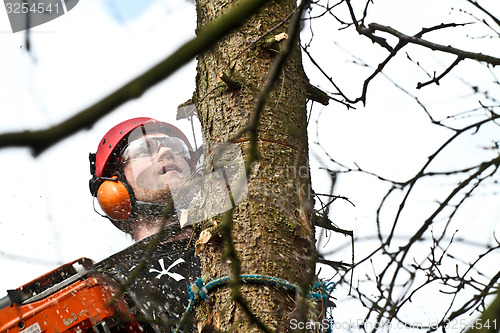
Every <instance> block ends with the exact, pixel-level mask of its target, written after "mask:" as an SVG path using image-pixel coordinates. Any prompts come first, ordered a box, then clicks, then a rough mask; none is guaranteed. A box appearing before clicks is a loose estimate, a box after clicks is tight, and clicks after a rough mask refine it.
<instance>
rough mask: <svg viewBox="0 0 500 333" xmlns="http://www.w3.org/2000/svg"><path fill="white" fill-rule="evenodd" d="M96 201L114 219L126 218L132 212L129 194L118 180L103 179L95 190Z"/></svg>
mask: <svg viewBox="0 0 500 333" xmlns="http://www.w3.org/2000/svg"><path fill="white" fill-rule="evenodd" d="M113 178H117V177H116V176H115V177H113ZM97 202H99V206H101V209H102V210H103V211H104V213H106V215H108V216H109V217H110V218H112V219H114V220H126V219H128V218H129V217H130V214H131V213H132V204H131V201H130V195H129V193H128V191H127V188H126V187H125V185H123V183H122V182H121V181H119V180H116V181H113V180H105V181H104V182H103V183H102V184H101V186H99V189H98V190H97Z"/></svg>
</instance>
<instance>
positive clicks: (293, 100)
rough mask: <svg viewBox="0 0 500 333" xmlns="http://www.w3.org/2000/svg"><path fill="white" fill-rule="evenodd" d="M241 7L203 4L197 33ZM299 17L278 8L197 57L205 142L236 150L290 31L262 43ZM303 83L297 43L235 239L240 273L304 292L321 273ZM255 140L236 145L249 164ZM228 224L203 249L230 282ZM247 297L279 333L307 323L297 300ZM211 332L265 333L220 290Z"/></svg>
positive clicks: (283, 5)
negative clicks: (315, 260) (297, 321)
mask: <svg viewBox="0 0 500 333" xmlns="http://www.w3.org/2000/svg"><path fill="white" fill-rule="evenodd" d="M237 3H238V2H234V1H228V0H197V14H198V27H197V29H198V30H199V29H202V28H203V27H204V26H206V24H207V23H209V22H211V21H213V20H214V19H216V18H218V17H219V16H220V15H223V14H224V13H225V12H226V11H227V10H229V9H230V8H232V7H233V6H235V5H237ZM295 8H296V2H295V1H293V0H283V1H270V2H269V4H268V5H266V6H265V7H264V8H263V9H262V10H261V11H260V12H259V13H258V14H256V15H255V16H254V17H253V18H252V19H250V20H249V21H248V22H247V23H246V24H244V25H243V27H242V28H241V29H239V30H237V31H234V32H233V33H231V34H230V35H228V36H227V37H226V38H224V39H223V40H222V41H221V42H219V43H218V44H217V45H216V46H215V47H214V48H213V49H211V50H210V51H209V52H205V53H204V54H202V55H200V56H199V57H198V67H197V79H196V92H195V95H194V102H195V104H196V107H197V111H198V116H199V119H200V121H201V124H202V131H203V136H204V140H205V142H208V143H210V142H225V141H229V140H230V139H231V138H233V137H234V135H235V133H237V132H238V131H240V130H241V129H242V128H243V127H245V125H247V124H248V122H249V120H250V119H251V116H252V109H253V107H254V103H255V100H256V96H257V94H258V93H259V91H260V89H261V88H262V87H263V85H264V84H265V82H266V79H267V74H268V71H269V68H270V66H271V64H272V62H273V59H274V58H275V56H276V54H277V52H278V51H279V42H277V41H273V40H272V39H271V40H270V39H269V37H272V38H274V36H275V35H279V34H280V33H284V32H286V29H287V26H288V22H285V24H284V25H281V26H280V27H279V28H278V29H276V30H274V31H272V33H271V34H269V35H268V36H266V37H265V38H262V39H261V40H260V41H259V42H256V43H254V41H256V40H258V38H259V37H261V36H263V35H264V34H266V32H268V31H269V30H271V29H272V28H273V27H275V26H278V25H280V24H281V23H283V20H284V19H285V18H287V17H289V15H290V14H291V13H292V12H293V11H294V10H295ZM282 36H284V35H282ZM285 38H286V37H285ZM278 39H279V38H278ZM269 41H270V42H269ZM305 82H306V80H305V75H304V72H303V68H302V60H301V54H300V48H299V43H298V42H296V43H294V45H293V48H292V50H291V53H290V56H289V57H288V58H287V61H286V63H285V65H284V67H283V70H282V73H281V74H280V76H279V78H278V80H277V81H276V84H275V85H274V87H273V89H272V91H271V93H270V94H269V97H268V99H267V103H266V104H265V106H264V108H263V111H262V114H261V117H260V121H259V124H258V135H257V147H258V153H259V158H258V160H256V161H255V162H254V163H252V165H251V168H250V172H249V173H248V174H247V179H248V197H247V198H246V200H244V201H243V202H241V203H240V204H238V205H237V207H236V208H235V209H234V211H233V212H232V240H233V242H234V248H235V252H236V254H237V256H238V258H239V259H240V261H241V273H242V274H261V275H266V276H272V277H278V278H282V279H285V280H288V281H290V282H293V283H297V284H301V285H302V284H305V283H304V282H305V281H310V280H311V279H312V276H313V274H314V265H312V264H311V262H312V256H313V254H314V245H315V241H314V229H313V227H312V224H311V221H310V218H309V215H310V209H311V207H312V205H311V201H312V200H311V199H312V197H311V190H310V177H309V166H308V145H307V118H306V93H307V92H306V84H305ZM249 140H250V136H249V135H248V133H246V134H244V135H243V136H242V137H240V138H239V139H237V140H234V142H236V143H237V144H238V145H239V146H240V147H241V149H242V151H243V153H244V156H245V157H246V158H248V156H247V151H248V147H249ZM221 221H222V217H221V216H219V217H216V218H214V219H212V220H210V221H207V222H206V223H205V224H204V225H203V228H205V229H206V228H209V230H210V233H211V234H212V237H211V239H210V242H208V243H206V244H204V245H202V246H199V247H198V254H199V256H200V258H201V263H202V274H203V276H205V277H209V278H210V279H214V278H217V277H221V276H228V275H232V269H231V265H232V264H234V262H231V261H230V260H226V258H227V256H224V255H225V253H224V251H225V250H227V244H226V243H225V242H227V241H228V240H227V239H224V237H222V235H221V233H220V232H219V229H218V228H219V227H220V224H221ZM226 254H227V253H226ZM241 292H242V295H243V297H244V298H245V299H246V300H247V301H248V304H249V307H250V309H251V310H252V312H254V313H255V314H256V316H257V317H258V318H260V320H262V322H263V323H264V324H265V325H266V326H267V327H268V328H270V329H271V330H275V331H279V332H286V331H290V320H291V319H292V318H294V317H300V315H302V314H303V313H301V311H299V309H298V306H299V305H298V304H299V303H300V302H299V301H298V299H299V298H298V295H294V294H291V293H290V292H289V291H286V290H283V289H280V288H275V287H264V286H259V285H247V284H243V285H241ZM213 328H215V329H216V330H222V331H228V330H230V331H234V332H245V333H247V332H254V331H260V330H259V329H258V328H257V326H256V325H255V323H254V322H253V321H252V320H250V319H249V317H248V315H247V313H245V312H244V311H242V308H241V306H240V305H239V304H237V303H236V302H234V301H233V300H232V299H231V289H230V288H221V289H219V290H218V291H217V292H216V293H214V294H212V295H211V301H210V302H204V303H203V305H202V306H200V307H199V308H198V312H197V331H210V329H213Z"/></svg>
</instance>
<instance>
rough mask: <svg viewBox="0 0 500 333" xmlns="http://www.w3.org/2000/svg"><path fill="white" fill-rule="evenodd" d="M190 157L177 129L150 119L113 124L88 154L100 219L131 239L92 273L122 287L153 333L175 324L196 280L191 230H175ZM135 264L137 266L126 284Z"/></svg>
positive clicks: (188, 174) (189, 146)
mask: <svg viewBox="0 0 500 333" xmlns="http://www.w3.org/2000/svg"><path fill="white" fill-rule="evenodd" d="M193 156H194V154H193V152H192V149H191V145H190V144H189V141H188V139H187V138H186V136H185V135H184V134H183V133H182V132H181V131H180V130H179V129H178V128H177V127H175V126H173V125H171V124H168V123H164V122H160V121H157V120H154V119H151V118H133V119H129V120H126V121H124V122H121V123H119V124H118V125H116V126H114V127H113V128H112V129H110V130H109V131H108V132H107V133H106V134H105V135H104V137H103V138H102V140H101V141H100V143H99V145H98V148H97V152H96V153H95V154H90V169H91V174H92V178H91V179H90V191H91V193H92V195H93V196H94V197H96V198H97V201H98V203H99V205H100V207H101V208H102V211H103V212H104V214H105V215H104V216H105V217H107V218H108V219H109V220H110V221H111V222H112V223H113V224H114V225H115V226H116V227H118V228H119V229H120V230H122V231H124V232H126V233H128V234H130V235H131V236H132V238H133V239H134V240H135V241H136V242H137V243H136V244H135V245H133V246H131V247H130V248H129V249H126V250H124V251H122V252H119V253H117V254H115V255H113V256H111V257H110V258H108V259H105V260H103V261H102V262H100V263H98V264H96V270H97V271H98V272H100V273H105V274H107V275H110V276H111V277H112V278H113V280H115V281H117V282H118V283H119V284H121V285H122V286H125V287H126V289H125V298H126V301H127V303H128V304H129V306H130V307H131V308H132V312H133V314H134V316H136V317H141V318H144V320H143V323H144V326H145V327H150V328H151V329H153V330H154V331H156V332H158V331H166V330H169V329H170V328H171V327H172V326H175V325H176V324H177V323H178V321H179V319H180V316H181V315H182V314H183V312H184V309H185V307H186V306H187V303H188V298H189V296H188V292H187V290H188V286H189V285H190V284H192V283H193V282H194V281H195V280H196V278H198V277H199V275H200V272H199V261H198V259H197V258H196V257H195V255H194V246H193V244H194V241H193V240H192V234H193V231H192V229H191V228H190V227H188V228H185V229H181V228H180V225H179V222H178V220H179V219H178V216H177V214H176V210H175V209H174V202H173V195H175V194H177V192H178V191H179V190H180V189H181V188H182V186H183V185H184V184H185V183H187V182H188V181H189V179H190V177H191V173H192V171H193V170H194V165H195V162H194V158H193ZM152 249H153V250H152ZM137 267H143V268H142V269H140V271H139V272H138V274H137V276H134V278H133V280H132V281H131V280H130V279H131V278H130V276H131V272H134V269H137ZM132 275H135V272H134V273H133V274H132Z"/></svg>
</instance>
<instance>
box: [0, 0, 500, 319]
mask: <svg viewBox="0 0 500 333" xmlns="http://www.w3.org/2000/svg"><path fill="white" fill-rule="evenodd" d="M490 2H491V1H490ZM404 3H407V2H404ZM424 3H425V4H424ZM431 3H432V6H433V10H429V9H428V8H429V7H428V6H429V5H430V4H431ZM460 3H463V2H460ZM486 3H489V2H486ZM491 3H493V2H491ZM419 4H421V5H419ZM419 4H417V5H415V7H411V8H409V7H406V6H407V5H403V1H386V2H381V3H377V6H374V8H377V11H374V12H373V16H372V20H378V19H380V18H383V19H384V21H382V22H383V23H385V24H387V25H391V26H393V27H396V28H400V29H403V32H406V33H409V34H411V33H416V32H417V31H418V30H419V29H420V27H421V26H422V25H428V26H430V25H435V24H439V23H442V22H443V21H451V20H452V19H454V18H455V17H456V16H453V15H458V13H457V12H456V11H450V10H449V8H451V7H452V5H453V1H439V2H433V1H429V2H425V1H423V2H420V3H419ZM403 7H404V8H403ZM497 7H498V6H497ZM391 12H394V13H398V15H391V14H390V13H391ZM400 13H405V15H402V14H400ZM388 14H389V15H388ZM446 15H451V16H450V17H448V16H446ZM408 17H412V18H416V17H418V20H409V19H408ZM462 18H463V17H462ZM463 19H464V18H463ZM195 22H196V17H195V8H194V4H193V3H191V2H190V1H185V0H150V1H145V0H141V1H137V0H127V1H125V0H120V1H118V0H81V1H80V2H79V3H78V5H77V6H76V7H75V8H74V9H73V10H71V11H70V12H68V13H66V14H65V15H63V16H61V17H60V18H57V19H55V20H53V21H51V22H49V23H46V24H44V25H41V26H39V27H36V28H33V29H31V31H30V35H31V47H32V50H31V52H30V53H27V52H26V45H25V43H24V37H25V35H24V33H23V32H19V33H16V34H13V33H12V32H11V30H10V25H9V20H8V17H7V14H6V12H5V11H4V10H3V8H0V49H1V52H0V109H1V113H0V114H1V115H2V121H0V132H8V131H13V130H20V129H36V128H45V127H48V126H50V125H52V124H56V123H58V122H60V121H61V120H64V119H66V118H68V117H69V116H71V115H73V114H75V113H76V112H78V111H79V110H81V109H83V108H85V107H86V106H88V105H90V104H92V103H94V102H96V101H98V100H99V99H100V98H102V97H104V96H106V94H108V93H109V92H111V91H113V89H116V88H117V87H119V86H120V85H121V84H122V83H123V82H125V81H126V80H129V79H131V78H133V77H135V76H136V75H138V74H140V73H142V72H143V71H144V70H146V69H148V68H149V67H151V66H152V65H153V64H155V63H156V62H158V61H159V60H161V59H163V58H164V57H166V56H167V55H169V54H170V53H172V52H173V51H174V50H175V49H176V47H178V46H180V45H181V44H182V43H184V42H186V41H188V40H189V39H190V38H192V37H194V29H195ZM330 23H331V22H330ZM471 33H472V34H474V33H476V32H475V31H474V30H471ZM479 33H480V32H477V34H479ZM435 37H436V41H438V42H443V43H445V42H446V43H448V41H446V38H447V36H446V35H439V34H437V35H436V36H435ZM307 38H308V34H307V31H305V32H304V36H303V40H307ZM351 38H359V37H357V36H356V35H354V34H353V35H351V36H350V35H349V34H347V35H341V34H340V32H338V31H333V30H332V29H331V28H330V27H329V26H328V25H327V23H324V24H318V26H316V27H315V30H314V43H313V45H316V46H315V47H316V48H318V47H324V48H325V49H326V50H325V52H321V53H318V54H317V58H316V60H317V61H319V62H320V63H321V64H322V65H324V66H325V68H327V69H328V70H330V71H331V72H332V73H336V74H338V77H349V78H350V79H349V80H344V81H343V82H342V86H343V88H344V89H345V90H346V91H348V92H349V95H350V96H351V97H355V96H356V95H358V94H359V93H360V87H361V84H360V82H361V83H362V78H365V77H366V76H367V74H369V73H370V71H371V69H369V68H368V67H366V66H360V65H359V63H358V64H356V63H353V61H352V59H353V54H354V55H355V56H356V58H358V57H359V58H360V59H364V60H368V59H370V61H371V63H369V64H368V65H370V66H376V64H377V62H378V61H380V60H381V59H383V56H385V53H384V51H383V50H378V51H372V49H371V48H370V49H369V48H368V47H369V46H370V47H371V42H368V41H365V43H359V44H356V45H352V44H351V42H350V39H351ZM448 38H449V37H448ZM479 42H483V44H481V45H479V44H476V43H479ZM491 45H493V46H492V47H491ZM462 46H463V47H464V48H466V49H467V48H468V49H471V50H476V51H477V50H481V52H483V53H488V52H489V53H490V54H493V55H495V53H496V56H499V54H498V50H500V47H498V42H496V44H495V43H492V42H489V43H484V41H479V40H474V39H472V40H466V41H463V44H462ZM347 49H348V50H349V51H347ZM331 50H334V51H335V52H332V51H331ZM367 50H370V51H367ZM367 52H370V54H369V56H368V55H367V54H366V53H367ZM372 52H373V53H372ZM409 52H410V54H411V55H412V56H416V57H417V56H418V57H419V59H420V61H422V63H428V64H439V66H440V67H438V70H439V69H441V70H442V69H444V68H446V67H447V64H448V61H449V60H450V59H452V58H451V57H447V56H443V57H437V56H435V55H428V52H422V51H421V50H419V49H418V48H416V47H409ZM304 59H305V61H304V62H305V66H306V69H307V70H308V76H309V78H310V79H311V81H312V83H313V84H315V85H323V86H326V87H327V86H328V82H326V81H325V79H324V78H323V77H322V76H321V75H320V74H319V73H318V71H317V70H315V69H314V68H313V66H311V64H310V63H309V62H307V60H306V58H305V57H304ZM346 59H350V61H348V60H346ZM431 68H435V67H431ZM387 72H388V75H389V76H390V77H391V79H394V80H397V81H398V82H402V86H403V87H404V88H405V89H408V90H409V91H411V92H412V93H416V91H415V86H416V81H418V80H422V81H425V80H426V76H425V75H424V74H425V73H423V71H422V70H421V69H419V68H418V67H417V66H415V65H414V64H413V65H411V63H410V64H409V65H408V67H404V68H400V67H395V68H394V67H390V68H388V69H387ZM471 72H472V73H475V75H474V79H477V80H478V81H484V80H490V81H491V77H490V76H488V75H489V74H488V71H487V70H484V68H479V66H476V65H475V64H471V63H470V62H469V63H468V64H467V66H463V67H460V71H459V72H457V73H454V74H453V75H450V77H449V79H447V80H444V82H443V84H442V85H443V86H444V88H441V87H429V88H428V89H427V90H425V91H424V92H423V93H422V94H423V96H422V98H423V101H425V102H426V103H428V105H429V106H431V107H432V108H433V110H437V111H436V112H440V108H441V107H442V106H443V107H442V114H443V115H444V114H448V113H449V112H450V110H460V109H463V110H467V109H471V108H474V107H477V99H475V98H474V96H473V95H472V93H471V91H470V87H468V86H467V85H464V84H463V82H462V81H461V79H462V77H465V76H466V75H467V74H470V73H471ZM195 75H196V72H195V62H191V63H190V64H188V65H187V66H185V67H184V68H183V69H181V70H180V71H178V72H177V73H176V74H175V75H173V76H172V77H170V78H169V79H167V80H165V81H164V82H163V83H161V84H159V85H158V86H156V87H155V88H153V89H151V90H150V91H148V92H147V93H146V94H145V95H144V96H143V97H141V98H140V99H139V100H136V101H133V102H129V103H127V104H126V105H124V106H122V107H120V108H119V109H117V110H116V111H115V112H113V113H112V114H111V115H109V116H107V117H105V118H104V119H102V120H101V121H99V122H98V123H97V124H96V126H94V127H93V128H92V129H90V130H85V131H81V132H80V133H77V134H75V135H74V136H72V137H71V138H69V139H66V140H64V141H63V142H61V143H60V144H58V145H56V146H54V147H53V148H51V149H49V150H48V151H46V152H45V153H43V154H42V155H41V156H39V157H37V158H34V157H32V156H31V154H30V152H29V151H28V150H26V149H19V148H15V149H3V150H0V163H1V165H0V170H1V171H2V178H1V179H0V189H1V191H0V207H1V210H0V267H2V268H1V269H0V271H1V272H2V274H0V297H1V296H2V295H3V294H4V292H5V290H7V289H13V288H17V287H19V286H20V285H22V284H24V283H26V282H28V281H30V280H32V279H34V278H36V277H38V276H40V275H41V274H43V273H45V272H47V271H48V270H51V269H54V268H55V267H57V266H58V265H61V264H63V263H66V262H69V261H72V260H74V259H77V258H79V257H88V258H91V259H93V260H96V261H97V260H101V259H104V258H105V257H107V256H108V255H110V254H112V253H115V252H116V251H118V250H119V249H122V248H124V247H125V246H127V245H129V244H131V240H130V238H129V237H127V236H125V235H123V234H122V233H121V232H120V231H119V230H117V229H116V228H114V227H113V226H112V225H111V224H110V223H109V222H108V221H107V220H106V219H104V218H102V217H100V216H98V215H97V214H96V213H94V211H93V209H92V198H91V196H90V194H89V190H88V179H89V178H90V174H89V164H88V153H89V152H95V150H96V147H97V143H98V142H99V140H100V139H101V137H102V136H103V135H104V133H105V132H106V131H107V130H108V129H109V128H110V127H112V126H113V125H115V124H117V123H118V122H120V121H123V120H125V119H128V118H132V117H136V116H150V117H153V118H157V119H160V120H163V121H168V122H173V123H175V124H176V125H177V126H179V127H180V128H182V129H183V130H184V132H185V133H187V134H188V135H189V137H190V138H192V135H191V126H190V123H189V122H188V121H186V120H182V121H179V122H176V121H175V112H176V107H177V105H179V104H181V103H183V102H185V101H186V100H188V99H189V98H190V97H191V95H192V93H193V90H194V84H195ZM438 88H439V89H440V90H438ZM496 89H497V90H496V93H498V88H496ZM331 90H333V89H331ZM493 92H495V91H494V90H493ZM456 96H460V98H457V97H456ZM318 120H319V125H318V127H317V131H316V121H318ZM495 131H498V128H496V129H495V128H492V129H485V131H483V132H481V133H479V134H478V135H477V136H476V140H475V141H470V142H469V143H464V145H462V146H456V147H452V149H450V150H449V151H447V152H446V158H444V159H443V160H442V161H438V162H439V163H437V164H436V168H439V166H445V165H448V166H449V165H450V164H449V163H452V164H453V165H454V166H456V167H459V166H465V165H469V163H472V161H477V160H480V159H481V158H483V157H484V156H486V155H487V154H488V153H489V152H487V151H485V150H482V149H480V145H481V142H483V143H484V142H491V140H490V137H493V138H494V137H496V138H497V140H498V133H497V132H495ZM495 133H497V134H495ZM317 134H318V135H319V140H320V142H321V143H322V144H323V146H327V147H328V149H327V150H328V152H329V153H330V154H331V156H334V157H335V159H336V160H338V161H342V162H343V163H345V164H347V165H350V166H354V162H356V163H357V164H358V165H360V166H361V167H363V168H367V169H369V170H370V171H373V172H378V173H380V174H382V175H384V176H386V177H389V178H391V179H396V180H405V179H406V178H407V177H409V176H410V175H411V174H412V173H414V172H415V171H416V170H418V169H419V168H420V166H421V165H422V163H424V162H425V161H426V158H427V157H428V156H429V155H430V154H431V153H432V152H433V150H434V149H436V148H437V147H438V146H439V145H440V143H441V142H442V140H444V139H446V138H447V137H448V136H449V135H450V133H449V132H447V131H444V130H442V129H438V128H436V127H433V126H430V123H429V119H428V118H427V117H426V115H425V114H424V113H423V112H422V110H421V109H420V108H419V107H418V105H416V103H414V99H412V97H410V96H408V95H405V94H401V91H400V90H399V89H398V88H396V87H394V86H393V85H392V84H391V83H390V81H389V80H387V79H385V78H383V77H381V78H379V79H377V80H376V81H374V83H373V89H372V90H370V94H369V96H368V104H367V106H366V108H363V107H362V106H361V105H358V108H357V109H356V110H354V111H353V110H350V111H349V110H346V109H345V108H343V107H342V106H341V105H335V104H333V105H330V106H329V107H327V108H322V107H318V108H316V109H315V110H314V112H313V114H312V117H311V126H310V141H311V142H310V143H311V147H312V150H313V152H314V156H316V155H321V156H322V157H323V158H325V156H324V155H322V152H321V150H319V149H317V147H316V146H315V144H314V142H316V141H317V140H318V137H317V136H316V135H317ZM199 141H200V138H199V137H198V142H199ZM450 161H451V162H450ZM311 166H312V168H313V186H314V189H315V190H316V192H327V191H328V190H329V182H328V180H327V178H325V173H321V172H315V171H317V170H318V168H319V164H318V163H317V162H316V161H315V159H314V158H311ZM327 166H330V167H332V166H334V165H333V164H331V163H330V164H328V163H327ZM338 186H339V191H340V193H338V194H341V195H345V196H347V197H349V198H350V199H351V201H352V202H354V203H355V204H356V207H355V208H353V207H352V206H351V205H350V204H348V203H347V202H340V203H338V204H336V205H334V207H333V209H332V214H333V215H334V216H335V217H336V218H337V219H336V222H337V224H338V225H339V226H341V227H344V228H347V229H353V230H355V232H361V233H362V232H367V230H372V231H373V230H374V227H373V212H374V210H375V209H376V207H377V205H378V203H379V201H378V200H373V198H375V197H377V195H379V194H381V193H382V191H383V190H384V189H386V188H387V185H385V184H381V183H380V182H378V181H376V180H375V179H373V178H371V177H368V176H359V175H358V176H356V177H354V176H345V177H344V178H342V177H340V178H339V182H338ZM429 186H430V187H428V188H427V190H426V191H422V192H419V193H420V194H419V195H420V196H421V198H420V201H419V203H420V204H419V205H417V206H415V207H409V215H411V214H415V215H414V217H413V219H412V218H409V219H407V220H406V222H405V223H403V226H405V228H406V229H404V228H403V229H402V230H399V231H400V234H405V235H408V234H409V233H410V232H411V231H412V230H413V229H414V225H415V221H419V218H420V217H421V216H423V214H422V212H423V209H422V208H423V207H427V206H426V205H429V206H430V205H431V204H434V200H435V198H434V197H430V196H428V193H429V191H431V192H433V193H437V192H439V191H441V190H442V187H441V185H438V184H429ZM497 199H498V198H497ZM493 202H494V201H493V199H492V197H491V195H490V194H488V195H486V194H485V196H484V198H483V200H481V201H477V202H475V205H476V206H475V207H470V210H469V211H467V212H464V214H465V217H469V218H470V219H469V220H468V219H467V218H465V219H464V220H463V221H464V222H463V223H462V224H461V230H460V232H461V233H462V234H463V235H472V234H473V232H474V229H475V226H474V224H473V223H470V221H471V220H476V219H478V218H479V217H478V213H477V212H478V211H483V212H484V213H485V215H482V216H481V219H482V221H483V222H484V224H483V228H486V230H487V231H488V234H490V235H491V233H492V232H493V231H494V230H498V223H497V222H498V220H499V218H500V208H498V207H499V206H498V200H497V201H496V203H493ZM495 205H496V206H495ZM492 206H495V207H497V208H491V207H492ZM410 209H411V210H410ZM478 237H479V238H481V237H483V236H478ZM330 245H331V244H330ZM358 248H359V247H358ZM347 250H348V249H347ZM347 250H345V251H343V252H341V253H340V256H341V258H340V259H343V260H345V261H349V259H350V253H349V251H347ZM342 256H344V257H343V258H342ZM337 259H339V258H337ZM6 272H8V273H7V274H6ZM338 311H341V310H338Z"/></svg>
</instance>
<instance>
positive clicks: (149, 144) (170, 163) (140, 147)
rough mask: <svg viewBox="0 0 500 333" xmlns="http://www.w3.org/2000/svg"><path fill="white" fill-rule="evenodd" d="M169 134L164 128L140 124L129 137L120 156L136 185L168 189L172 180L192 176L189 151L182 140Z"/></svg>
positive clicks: (176, 180) (146, 187)
mask: <svg viewBox="0 0 500 333" xmlns="http://www.w3.org/2000/svg"><path fill="white" fill-rule="evenodd" d="M169 134H171V133H169V132H168V131H167V130H166V129H164V128H162V127H152V128H148V127H146V126H139V127H137V128H136V129H134V130H133V131H132V132H131V133H130V135H129V136H128V142H127V143H126V144H125V147H124V148H123V149H122V152H121V154H120V159H121V162H122V163H123V166H124V169H125V170H127V171H128V173H129V175H128V177H131V178H132V179H133V182H134V183H135V184H136V185H137V186H140V187H142V188H145V189H153V190H165V189H167V187H168V185H169V182H177V183H179V182H181V180H182V179H187V178H189V177H190V174H191V171H190V167H189V163H190V156H191V155H190V151H189V149H188V147H187V145H186V143H185V142H184V141H183V140H182V139H179V138H177V137H172V136H169ZM170 187H172V186H170Z"/></svg>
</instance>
